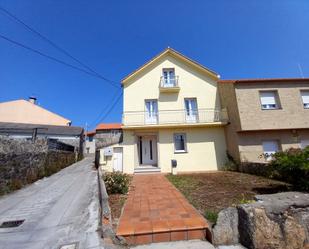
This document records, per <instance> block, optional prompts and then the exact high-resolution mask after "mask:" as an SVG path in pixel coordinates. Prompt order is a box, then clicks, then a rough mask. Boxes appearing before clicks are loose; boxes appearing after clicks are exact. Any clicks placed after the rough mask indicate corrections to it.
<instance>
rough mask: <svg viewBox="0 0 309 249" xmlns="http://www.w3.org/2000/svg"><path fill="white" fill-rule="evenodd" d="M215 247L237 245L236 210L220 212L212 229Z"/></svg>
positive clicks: (228, 209)
mask: <svg viewBox="0 0 309 249" xmlns="http://www.w3.org/2000/svg"><path fill="white" fill-rule="evenodd" d="M212 232H213V242H214V244H215V245H233V244H237V243H238V237H239V235H238V212H237V209H236V208H232V207H230V208H227V209H224V210H222V211H221V212H220V213H219V215H218V219H217V223H216V225H215V227H214V228H213V231H212Z"/></svg>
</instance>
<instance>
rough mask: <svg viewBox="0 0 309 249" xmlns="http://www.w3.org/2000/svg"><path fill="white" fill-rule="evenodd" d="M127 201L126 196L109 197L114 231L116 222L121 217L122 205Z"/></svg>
mask: <svg viewBox="0 0 309 249" xmlns="http://www.w3.org/2000/svg"><path fill="white" fill-rule="evenodd" d="M126 199H127V195H122V194H111V195H109V198H108V202H109V206H110V208H111V212H112V220H113V227H114V229H116V227H117V225H118V221H119V218H120V215H121V211H122V208H123V205H124V203H125V201H126Z"/></svg>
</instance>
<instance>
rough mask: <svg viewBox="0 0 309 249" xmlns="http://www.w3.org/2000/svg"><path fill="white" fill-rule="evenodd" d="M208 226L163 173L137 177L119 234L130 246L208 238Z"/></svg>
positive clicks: (128, 199) (129, 196)
mask: <svg viewBox="0 0 309 249" xmlns="http://www.w3.org/2000/svg"><path fill="white" fill-rule="evenodd" d="M207 227H208V224H207V222H206V220H205V219H204V218H203V217H202V216H201V215H200V214H199V213H198V211H197V210H196V209H195V208H194V207H193V206H192V205H190V204H189V202H188V201H187V200H186V199H185V198H184V196H183V195H182V194H181V193H180V192H179V191H178V190H177V189H176V188H175V187H174V186H173V185H172V184H171V183H170V182H169V181H168V180H167V179H166V177H165V176H164V175H163V174H145V175H134V177H133V181H132V186H131V188H130V191H129V195H128V198H127V201H126V203H125V207H124V210H123V213H122V215H121V217H120V223H119V225H118V228H117V234H118V235H121V236H124V237H125V238H126V239H127V241H128V242H129V243H130V244H144V243H152V242H165V241H177V240H189V239H202V238H205V236H206V229H207Z"/></svg>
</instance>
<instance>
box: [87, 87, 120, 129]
mask: <svg viewBox="0 0 309 249" xmlns="http://www.w3.org/2000/svg"><path fill="white" fill-rule="evenodd" d="M122 95H123V93H122V92H121V93H120V95H119V96H118V97H117V98H116V100H115V102H114V103H113V104H112V105H111V106H110V107H109V109H108V110H107V111H106V113H105V115H104V116H103V117H102V118H100V119H99V120H98V121H97V122H92V124H91V125H90V126H89V127H91V126H92V125H93V124H94V123H100V122H102V121H103V120H105V119H106V117H107V116H108V115H109V114H110V113H111V112H112V111H113V109H114V108H115V106H116V104H117V103H118V102H119V100H120V98H121V97H122Z"/></svg>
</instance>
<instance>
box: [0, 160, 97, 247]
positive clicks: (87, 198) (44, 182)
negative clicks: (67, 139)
mask: <svg viewBox="0 0 309 249" xmlns="http://www.w3.org/2000/svg"><path fill="white" fill-rule="evenodd" d="M92 161H93V158H85V159H83V160H82V161H80V162H78V163H75V164H73V165H71V166H69V167H67V168H65V169H63V170H61V171H60V172H58V173H56V174H54V175H52V176H50V177H48V178H44V179H41V180H39V181H37V182H35V183H33V184H31V185H29V186H27V187H26V188H24V189H21V190H19V191H16V192H14V193H11V194H9V195H6V196H4V197H1V198H0V225H1V224H2V223H3V222H5V221H11V220H25V221H24V222H23V223H22V224H21V225H20V226H19V227H15V228H0V249H30V248H31V249H56V248H57V249H58V248H61V246H62V245H68V244H72V243H77V244H78V246H76V248H78V249H90V248H91V249H98V248H103V246H102V244H101V243H102V242H101V239H100V236H99V234H98V232H97V229H98V224H99V202H98V185H97V172H96V171H95V170H93V168H92V166H93V163H92ZM64 248H66V249H67V248H68V249H73V248H74V246H72V247H64Z"/></svg>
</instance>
